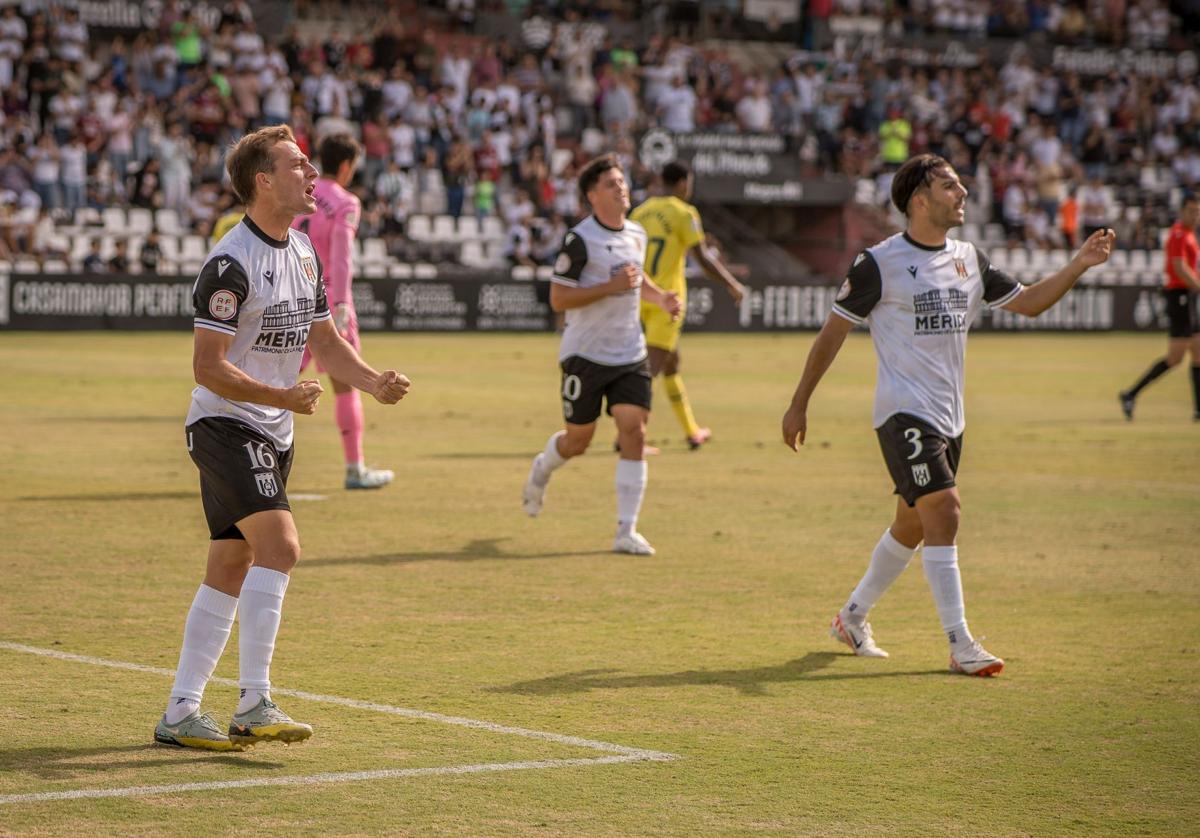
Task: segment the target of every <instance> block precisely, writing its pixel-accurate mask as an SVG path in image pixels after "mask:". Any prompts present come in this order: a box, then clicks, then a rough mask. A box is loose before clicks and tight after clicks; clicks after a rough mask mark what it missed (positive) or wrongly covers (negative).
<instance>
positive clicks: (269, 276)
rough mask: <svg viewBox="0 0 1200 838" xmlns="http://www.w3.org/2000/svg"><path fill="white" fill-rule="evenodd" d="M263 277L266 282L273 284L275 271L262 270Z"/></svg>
mask: <svg viewBox="0 0 1200 838" xmlns="http://www.w3.org/2000/svg"><path fill="white" fill-rule="evenodd" d="M263 279H265V280H266V281H267V282H269V283H271V284H272V285H274V284H275V272H274V271H263Z"/></svg>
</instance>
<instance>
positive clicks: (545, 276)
mask: <svg viewBox="0 0 1200 838" xmlns="http://www.w3.org/2000/svg"><path fill="white" fill-rule="evenodd" d="M534 276H536V277H537V278H538V279H540V280H543V281H545V282H549V281H550V278H551V277H552V276H554V268H553V266H551V265H538V266H537V268H536V269H535V270H534Z"/></svg>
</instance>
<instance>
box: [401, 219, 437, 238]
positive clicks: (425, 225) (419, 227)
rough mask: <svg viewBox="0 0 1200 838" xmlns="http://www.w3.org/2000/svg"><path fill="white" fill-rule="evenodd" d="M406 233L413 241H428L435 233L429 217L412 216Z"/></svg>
mask: <svg viewBox="0 0 1200 838" xmlns="http://www.w3.org/2000/svg"><path fill="white" fill-rule="evenodd" d="M405 233H407V234H408V237H409V238H410V239H412V240H413V241H419V242H420V241H428V240H429V239H430V237H431V236H432V233H433V228H432V225H431V224H430V222H429V216H428V215H410V216H409V218H408V224H407V225H406V226H405Z"/></svg>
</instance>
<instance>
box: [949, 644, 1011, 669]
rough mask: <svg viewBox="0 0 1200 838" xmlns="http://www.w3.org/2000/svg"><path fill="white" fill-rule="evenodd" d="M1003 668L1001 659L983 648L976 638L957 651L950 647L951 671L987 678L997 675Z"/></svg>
mask: <svg viewBox="0 0 1200 838" xmlns="http://www.w3.org/2000/svg"><path fill="white" fill-rule="evenodd" d="M1003 669H1004V661H1003V659H1001V658H998V657H996V656H995V655H993V654H992V653H991V652H989V651H988V650H987V649H985V648H983V646H981V645H980V644H979V641H978V640H972V641H971V642H970V644H968V645H967V646H965V647H964V648H962V649H959V650H957V651H955V650H954V648H953V647H951V649H950V671H951V672H959V673H961V674H963V675H978V676H980V677H984V678H987V677H990V676H992V675H999V674H1000V672H1001V670H1003Z"/></svg>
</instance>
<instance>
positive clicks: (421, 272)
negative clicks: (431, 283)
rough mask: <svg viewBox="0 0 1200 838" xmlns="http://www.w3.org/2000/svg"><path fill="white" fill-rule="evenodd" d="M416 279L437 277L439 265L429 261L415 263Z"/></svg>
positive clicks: (414, 275)
mask: <svg viewBox="0 0 1200 838" xmlns="http://www.w3.org/2000/svg"><path fill="white" fill-rule="evenodd" d="M413 278H414V279H437V266H436V265H431V264H429V263H428V262H418V263H417V264H415V265H413Z"/></svg>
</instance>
